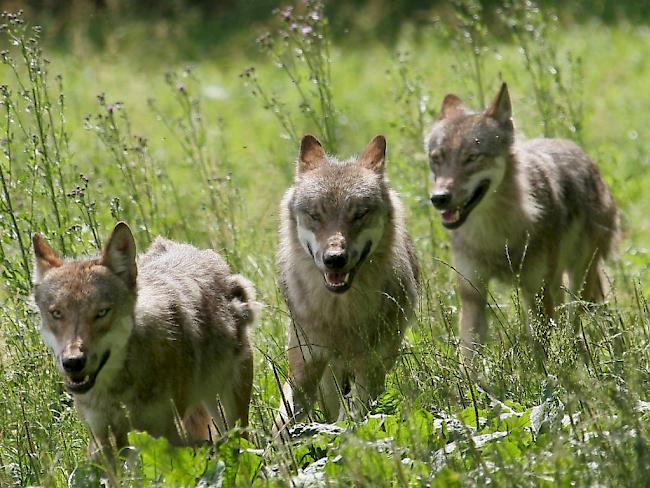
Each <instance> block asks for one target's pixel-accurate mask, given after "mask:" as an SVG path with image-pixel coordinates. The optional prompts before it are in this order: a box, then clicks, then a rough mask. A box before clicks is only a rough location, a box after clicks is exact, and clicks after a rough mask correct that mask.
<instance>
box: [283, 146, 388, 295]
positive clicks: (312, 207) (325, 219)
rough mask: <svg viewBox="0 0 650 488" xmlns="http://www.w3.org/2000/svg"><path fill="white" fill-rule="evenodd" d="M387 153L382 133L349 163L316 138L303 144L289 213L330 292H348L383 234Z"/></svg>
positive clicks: (386, 197) (386, 208)
mask: <svg viewBox="0 0 650 488" xmlns="http://www.w3.org/2000/svg"><path fill="white" fill-rule="evenodd" d="M385 155H386V139H385V138H384V136H381V135H378V136H376V137H375V138H374V139H373V140H372V141H370V143H369V144H368V147H367V148H366V149H365V151H364V152H363V154H362V155H361V156H360V157H353V158H350V159H348V160H346V161H338V160H337V159H336V158H334V157H331V156H328V155H327V154H325V151H324V150H323V147H322V146H321V144H320V142H319V141H318V140H317V139H316V138H315V137H314V136H311V135H306V136H304V137H303V138H302V141H301V143H300V154H299V156H298V167H297V173H296V181H295V185H294V188H293V198H292V200H291V202H290V210H291V214H292V217H293V219H294V220H295V223H296V229H297V238H298V240H299V241H300V245H301V246H302V248H303V249H304V251H305V252H306V253H308V254H309V255H310V256H311V258H312V259H313V261H314V265H315V266H316V267H317V268H318V270H319V271H320V272H321V273H322V275H323V281H324V285H325V287H326V288H327V289H328V290H330V291H332V292H335V293H343V292H345V291H346V290H348V289H349V288H350V286H351V285H352V282H353V279H354V276H355V273H356V272H357V271H358V270H359V268H360V267H361V266H362V265H363V263H364V261H365V260H366V259H367V258H368V257H369V256H371V255H372V254H373V252H375V250H376V249H377V246H378V245H379V242H380V240H381V239H382V236H383V235H384V232H385V227H386V225H387V223H388V221H389V218H390V211H391V210H390V208H391V207H390V204H389V201H390V200H389V194H388V191H389V190H388V185H387V183H386V181H385V178H384V164H385Z"/></svg>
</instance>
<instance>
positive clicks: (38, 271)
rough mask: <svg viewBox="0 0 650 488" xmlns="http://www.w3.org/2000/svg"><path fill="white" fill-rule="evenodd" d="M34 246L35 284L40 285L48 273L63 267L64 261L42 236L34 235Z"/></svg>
mask: <svg viewBox="0 0 650 488" xmlns="http://www.w3.org/2000/svg"><path fill="white" fill-rule="evenodd" d="M32 244H33V245H34V284H35V285H38V284H39V283H40V282H41V281H43V278H45V275H46V274H47V272H48V271H50V270H51V269H52V268H58V267H59V266H61V265H62V264H63V260H62V259H61V258H60V257H59V255H58V254H57V253H56V251H55V250H54V249H52V247H51V246H50V245H49V244H48V243H47V241H46V240H45V238H44V237H43V236H42V235H40V234H34V236H33V237H32Z"/></svg>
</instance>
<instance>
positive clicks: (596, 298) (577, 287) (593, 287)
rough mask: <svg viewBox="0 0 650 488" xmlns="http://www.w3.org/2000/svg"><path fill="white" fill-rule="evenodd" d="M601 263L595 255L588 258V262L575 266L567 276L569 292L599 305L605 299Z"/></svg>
mask: <svg viewBox="0 0 650 488" xmlns="http://www.w3.org/2000/svg"><path fill="white" fill-rule="evenodd" d="M601 261H602V260H601V258H600V256H599V255H598V254H597V253H596V254H594V255H592V256H590V259H589V261H588V262H586V263H579V264H578V265H577V266H575V267H574V268H573V269H572V270H571V272H570V274H569V285H570V288H571V292H572V293H574V294H575V295H576V296H577V297H580V298H582V300H584V301H587V302H592V303H600V302H602V301H603V300H604V299H605V286H604V280H603V276H602V270H601V268H600V265H601Z"/></svg>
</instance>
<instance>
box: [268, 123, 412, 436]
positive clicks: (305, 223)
mask: <svg viewBox="0 0 650 488" xmlns="http://www.w3.org/2000/svg"><path fill="white" fill-rule="evenodd" d="M385 153H386V140H385V138H384V137H383V136H381V135H380V136H377V137H375V138H374V139H373V140H372V141H371V142H370V143H369V144H368V147H367V148H366V149H365V151H364V152H363V154H362V155H361V156H360V157H352V158H350V159H348V160H345V161H339V160H338V159H337V158H335V157H334V156H328V155H327V154H325V151H324V149H323V147H322V146H321V144H320V142H319V141H318V140H317V139H316V138H315V137H314V136H311V135H306V136H304V137H303V138H302V141H301V144H300V153H299V157H298V164H297V174H296V178H295V182H294V185H293V186H292V187H291V188H289V189H288V191H287V192H286V193H285V195H284V198H283V200H282V204H281V208H280V211H281V217H280V219H281V225H280V242H279V250H278V263H279V268H280V275H281V276H280V284H281V287H282V291H283V293H284V297H285V299H286V302H287V304H288V306H289V310H290V312H291V317H292V323H291V327H290V329H289V347H288V360H289V378H288V381H287V382H286V383H285V384H284V386H283V388H282V399H281V405H280V412H279V414H278V416H277V418H276V420H275V432H278V431H279V430H281V429H282V428H283V427H285V426H286V425H287V424H288V423H289V422H290V421H292V420H294V419H299V418H301V417H303V416H304V415H305V414H306V413H307V412H308V411H309V409H310V407H311V406H312V405H313V403H314V402H315V401H316V399H317V396H318V393H320V396H319V399H320V401H321V406H322V407H323V410H324V414H325V416H326V418H327V419H328V420H332V419H335V418H337V416H338V415H339V413H340V412H341V404H340V399H341V394H342V393H344V392H347V390H348V386H349V387H351V386H352V385H353V384H354V386H355V389H356V392H355V395H354V396H355V401H356V402H357V405H359V406H361V405H363V406H368V404H369V402H370V401H371V400H372V399H374V398H375V397H376V396H377V395H378V394H380V393H381V392H382V391H383V388H384V379H385V376H386V373H387V371H388V370H390V368H391V367H392V366H393V364H394V363H395V361H396V358H397V356H398V352H399V348H400V344H401V342H402V338H403V335H404V333H405V330H406V328H407V325H408V322H409V320H410V319H411V317H412V316H413V311H414V307H415V306H416V303H417V293H418V263H417V258H416V255H415V250H414V247H413V244H412V242H411V239H410V237H409V235H408V233H407V230H406V226H405V222H404V214H403V210H402V205H401V203H400V200H399V198H398V196H397V194H396V193H395V192H394V191H393V190H391V189H390V187H389V184H388V181H387V178H386V176H385V174H384V167H385ZM319 387H320V388H319Z"/></svg>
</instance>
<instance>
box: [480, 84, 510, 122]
mask: <svg viewBox="0 0 650 488" xmlns="http://www.w3.org/2000/svg"><path fill="white" fill-rule="evenodd" d="M485 115H487V116H488V117H491V118H493V119H494V120H496V121H497V122H499V123H500V124H504V125H505V124H508V123H512V106H511V105H510V94H509V93H508V85H506V84H505V83H503V84H502V85H501V89H500V90H499V94H498V95H497V96H496V98H495V99H494V100H493V101H492V103H491V104H490V106H489V107H488V108H487V109H486V110H485Z"/></svg>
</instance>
